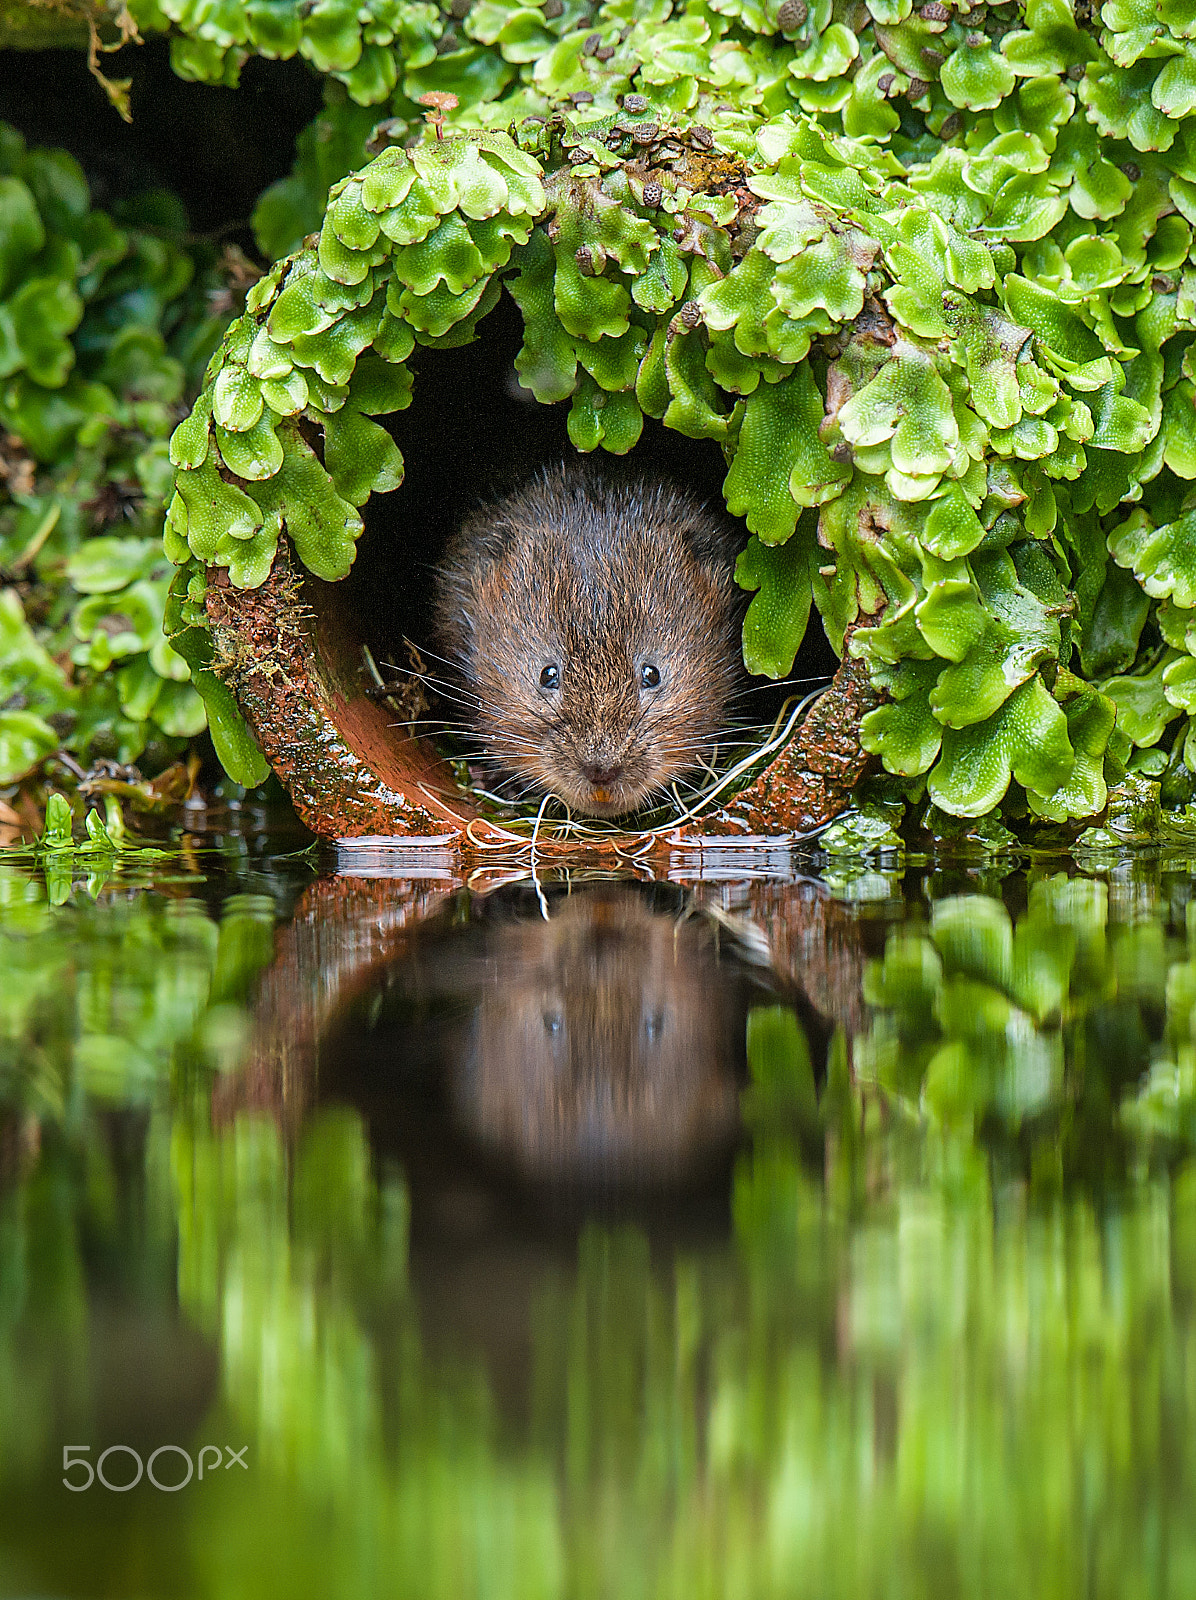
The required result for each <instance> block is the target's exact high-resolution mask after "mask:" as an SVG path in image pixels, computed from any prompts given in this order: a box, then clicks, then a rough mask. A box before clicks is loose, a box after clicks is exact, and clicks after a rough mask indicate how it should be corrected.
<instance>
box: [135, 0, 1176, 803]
mask: <svg viewBox="0 0 1196 1600" xmlns="http://www.w3.org/2000/svg"><path fill="white" fill-rule="evenodd" d="M1139 11H1141V8H1139V10H1135V9H1134V8H1133V6H1132V5H1123V4H1120V3H1117V0H1110V3H1108V4H1106V5H1105V6H1104V7H1103V8H1102V9H1101V10H1100V12H1099V14H1095V15H1090V14H1089V12H1088V11H1087V9H1086V8H1084V9H1083V10H1078V11H1073V10H1072V9H1071V8H1069V7H1068V6H1067V5H1066V4H1064V3H1063V0H1027V3H1026V4H1025V5H1024V6H1014V5H1008V4H1007V5H987V4H977V5H966V4H965V5H950V6H949V5H944V4H939V3H937V0H930V3H928V4H926V5H923V6H921V7H920V8H915V7H914V6H913V5H912V3H910V0H871V3H869V4H868V5H866V6H864V7H861V8H859V9H858V11H857V12H856V13H852V15H851V16H850V18H849V17H848V16H847V14H846V13H843V14H840V12H839V11H838V10H836V9H835V8H833V7H832V6H831V5H830V3H829V0H818V3H817V4H814V5H808V4H806V3H805V0H784V3H780V4H775V5H774V4H773V3H771V0H710V3H709V4H707V3H706V0H685V3H682V4H671V3H670V0H653V3H652V4H651V5H649V6H647V7H644V6H642V5H634V6H633V5H631V4H630V0H607V3H605V4H601V5H598V6H594V5H592V4H589V3H583V0H546V3H545V4H544V5H542V6H532V5H530V4H523V3H517V0H477V3H475V4H472V5H469V4H466V3H465V0H460V3H455V4H454V5H453V6H452V7H450V8H449V9H448V11H445V12H442V11H439V10H436V9H435V8H433V7H432V6H430V5H426V4H421V3H419V0H409V3H401V0H368V3H367V4H366V5H364V6H356V5H350V4H348V0H321V3H320V4H318V5H316V6H310V5H304V4H300V3H298V0H275V3H272V4H269V5H266V4H252V5H248V6H243V5H231V4H216V5H210V4H206V3H205V4H203V5H199V4H196V3H194V0H162V3H159V0H134V3H133V4H132V7H131V14H132V16H133V17H134V19H135V20H136V21H137V22H138V24H139V26H140V27H142V28H143V29H146V30H153V29H169V30H170V32H171V36H172V51H173V55H174V60H175V64H176V69H177V70H179V71H180V72H182V73H184V75H188V76H192V77H196V78H201V79H204V80H206V81H212V82H222V83H226V84H230V83H235V81H236V75H237V73H238V72H239V70H240V67H241V65H242V64H243V62H244V61H245V60H246V59H247V57H248V56H249V55H250V54H252V53H257V54H261V55H265V56H269V57H283V58H285V57H289V56H295V55H299V56H302V57H304V58H306V59H307V60H309V61H310V62H311V63H312V64H313V66H315V68H316V69H317V70H318V71H320V72H321V73H323V74H324V75H325V77H326V79H327V85H328V88H327V95H326V100H327V105H326V108H325V111H324V112H323V113H322V115H321V117H320V119H318V120H317V122H316V123H315V124H314V125H313V127H312V128H311V129H310V130H308V133H307V134H305V135H304V136H303V138H302V139H301V141H300V150H299V159H298V161H297V164H296V168H295V170H294V172H293V173H292V175H291V177H290V178H288V179H286V180H284V181H283V182H282V183H281V184H278V185H275V186H274V188H273V189H272V190H270V191H268V192H267V193H266V195H264V196H263V197H262V199H261V201H260V203H259V206H258V209H257V214H256V226H257V229H258V235H259V238H260V240H261V241H262V243H263V245H264V246H265V248H266V249H267V252H268V253H270V254H282V253H283V252H284V251H288V252H292V254H291V255H289V256H288V258H287V259H286V260H285V261H282V262H280V263H279V265H278V267H277V268H276V269H275V271H274V272H273V273H272V274H271V275H270V276H269V277H268V278H267V279H266V280H265V282H264V285H263V287H262V288H261V290H260V292H259V293H258V295H257V296H256V297H255V298H254V300H253V303H252V304H251V306H250V307H249V308H248V311H247V315H246V318H245V320H244V321H243V322H241V323H239V324H238V325H237V326H236V327H235V328H234V329H233V330H231V332H230V335H229V338H228V340H226V342H225V345H224V346H223V349H222V353H221V355H220V356H219V358H218V360H217V362H216V364H215V365H214V366H213V368H212V370H211V371H210V373H209V376H208V383H207V388H206V389H205V391H204V394H203V396H201V399H200V402H199V405H198V408H197V410H196V411H195V412H194V413H193V414H192V417H191V419H189V421H188V422H187V424H185V425H184V427H183V428H182V429H181V430H180V432H179V434H178V435H177V436H176V440H175V447H174V459H175V464H176V467H177V468H178V469H179V473H178V478H177V489H176V496H175V499H174V501H173V502H172V507H173V509H172V512H171V517H170V522H169V529H168V533H167V545H168V549H169V552H170V554H171V556H172V558H173V559H174V560H175V561H176V562H182V563H184V564H185V566H186V577H185V578H184V580H183V581H182V587H181V589H180V590H179V591H178V593H179V594H180V597H182V596H188V597H189V598H188V599H187V600H186V604H188V605H189V606H190V607H191V612H190V613H189V615H188V617H186V618H183V617H179V618H176V623H177V626H176V628H175V635H176V638H179V639H181V638H182V635H183V633H184V630H186V631H187V644H188V648H189V651H190V656H191V658H192V660H193V664H194V665H195V670H197V671H199V672H201V673H203V672H208V679H207V680H203V679H199V680H197V681H199V682H201V683H205V682H206V690H207V692H208V695H209V702H210V703H211V700H212V697H214V696H215V694H216V692H217V691H216V690H215V689H214V688H213V681H214V679H213V675H212V674H211V673H210V659H209V657H210V652H208V651H207V650H206V647H205V644H204V640H203V638H202V635H203V632H204V623H203V620H202V616H201V608H200V601H201V599H202V582H201V581H200V579H201V569H202V568H203V567H206V566H208V565H210V564H217V565H221V566H224V567H227V569H228V571H229V574H230V578H231V581H232V582H233V583H234V584H235V585H240V586H252V585H254V584H257V583H260V582H261V581H263V579H264V577H265V574H266V572H267V571H268V570H269V565H270V562H271V560H272V557H273V552H274V549H275V548H276V544H277V539H278V537H279V536H280V534H281V532H282V531H283V530H284V529H285V530H286V532H287V533H288V535H289V537H290V538H291V541H292V542H293V543H294V545H295V547H296V549H297V550H298V552H299V555H300V557H301V559H302V560H303V561H304V562H305V563H306V564H307V565H308V567H309V569H310V570H312V571H313V572H317V573H319V574H320V575H321V576H325V577H337V576H341V575H343V573H344V572H345V571H346V570H347V568H348V564H349V562H350V561H351V559H352V548H353V540H354V537H355V534H356V532H357V531H358V529H359V527H360V518H359V510H360V507H361V505H362V504H363V503H364V500H365V499H366V498H367V497H368V495H369V494H370V493H371V492H381V491H384V490H385V489H386V488H388V487H392V486H393V485H394V484H395V483H396V482H397V481H398V475H399V473H400V472H401V462H400V458H399V453H398V450H397V447H396V446H395V445H394V443H393V442H392V441H391V440H390V439H389V437H388V435H387V433H386V431H385V430H384V429H383V428H381V427H380V426H379V424H378V423H377V422H376V421H375V420H374V419H375V418H377V417H380V416H386V415H389V414H391V413H393V412H395V411H397V410H399V409H401V407H402V405H404V404H405V403H406V399H407V394H408V385H409V380H408V377H407V374H406V370H405V366H404V363H405V360H406V357H407V355H408V354H409V353H410V350H411V348H412V347H413V344H414V342H419V343H421V344H426V345H433V346H434V345H437V344H446V343H460V342H463V341H465V340H467V339H470V338H473V337H474V336H475V335H476V332H477V328H478V325H479V323H480V322H481V320H482V318H483V317H484V316H485V314H486V312H487V311H488V310H489V309H490V308H491V307H492V305H493V304H494V303H495V301H496V298H497V296H498V294H499V293H500V292H501V289H502V287H504V286H505V287H506V288H507V289H509V291H510V293H511V294H512V295H513V297H514V298H515V299H516V301H517V302H518V304H519V306H520V309H521V311H522V312H523V317H524V324H525V340H524V347H523V351H522V353H521V355H520V358H519V362H518V368H519V373H520V378H521V381H522V382H523V383H524V385H525V386H526V387H527V388H528V389H530V390H531V392H532V393H533V394H534V395H535V396H536V398H537V399H539V400H541V401H543V402H545V403H555V402H559V401H564V400H568V401H569V403H570V420H569V431H570V436H571V438H572V440H573V442H574V444H575V446H576V447H577V448H578V449H581V450H592V449H596V448H598V447H602V448H603V449H606V450H609V451H613V452H616V453H624V452H626V451H628V450H629V449H631V448H632V447H633V446H634V444H635V442H636V440H637V439H638V437H639V432H640V428H641V426H642V417H643V416H644V415H649V416H652V417H657V418H660V419H661V420H663V422H664V424H665V425H666V426H668V427H671V428H674V429H677V430H678V431H680V432H682V433H684V434H687V435H689V436H691V437H695V438H708V439H712V440H715V441H717V442H718V443H719V444H720V446H721V447H722V449H723V450H724V453H725V454H726V457H727V462H728V473H727V479H726V485H725V494H726V498H727V503H728V506H729V508H730V509H731V510H732V511H733V512H735V513H736V514H738V515H742V516H743V517H744V518H745V519H746V522H747V526H748V530H749V532H750V534H751V536H752V542H751V544H750V545H749V547H748V549H747V550H746V551H745V553H744V557H743V560H742V562H741V571H740V577H741V581H742V582H743V583H744V584H745V586H746V587H749V588H750V589H752V590H753V591H755V598H754V600H753V602H752V605H751V607H750V609H749V613H748V621H747V626H746V629H745V655H746V659H747V661H748V664H749V666H750V667H751V668H752V669H753V670H756V671H760V672H764V673H766V674H769V675H772V676H777V677H780V676H784V675H785V674H786V672H787V671H788V670H789V667H790V665H791V663H792V660H793V658H794V654H795V652H796V649H797V648H798V645H799V644H800V640H801V637H802V634H803V632H804V629H805V625H806V619H807V617H808V613H809V607H810V605H811V603H813V604H815V605H816V606H817V607H818V609H819V612H820V614H821V616H822V619H823V622H824V625H825V627H826V630H827V633H828V635H829V637H830V638H831V641H832V643H833V644H834V645H835V646H836V648H839V649H849V650H850V651H851V652H852V653H853V654H855V655H857V656H862V657H863V658H864V659H865V661H866V662H867V665H868V668H869V671H870V673H871V676H872V678H873V681H874V683H875V684H876V685H877V686H878V687H880V688H882V689H884V690H885V691H886V692H887V696H888V699H887V703H885V704H884V705H882V706H881V707H880V708H879V709H877V710H875V711H873V712H871V713H870V714H869V715H868V716H867V717H866V718H865V719H864V722H863V726H862V729H861V738H862V741H863V743H864V746H865V748H866V749H868V750H869V751H871V752H873V753H874V754H875V755H876V756H877V757H878V759H879V760H880V762H881V763H882V764H883V766H884V768H885V769H886V770H887V771H888V772H889V773H891V774H893V775H895V776H897V777H898V778H900V779H902V780H904V781H905V782H906V785H907V792H910V793H916V792H917V791H918V789H919V788H920V786H922V785H924V786H925V793H926V794H927V795H928V797H929V799H930V800H931V801H932V802H933V803H934V805H936V806H937V807H938V808H939V811H940V812H942V813H946V814H952V815H956V816H963V817H971V816H980V815H984V814H986V813H988V812H990V811H991V810H993V808H995V807H997V806H998V805H1001V804H1002V803H1004V804H1005V806H1006V809H1007V810H1009V811H1011V812H1012V813H1014V814H1020V815H1026V814H1029V815H1030V816H1037V817H1041V818H1043V819H1046V820H1050V821H1055V822H1061V821H1067V820H1068V819H1072V818H1082V817H1087V816H1090V815H1093V814H1097V813H1100V812H1101V811H1102V810H1103V808H1104V807H1105V804H1106V800H1107V792H1108V786H1109V783H1110V782H1116V781H1118V780H1120V779H1121V777H1122V776H1123V775H1124V772H1125V770H1126V768H1127V767H1129V768H1131V769H1135V770H1140V771H1142V772H1144V773H1148V774H1150V775H1152V776H1156V777H1163V779H1164V781H1163V790H1164V796H1165V798H1166V799H1167V800H1168V801H1169V803H1177V802H1178V803H1185V802H1186V801H1187V800H1188V799H1189V798H1190V796H1191V793H1192V791H1193V786H1194V782H1196V778H1194V774H1196V737H1194V736H1193V734H1192V723H1191V716H1192V711H1193V708H1194V707H1196V687H1194V685H1196V666H1194V665H1193V662H1194V661H1196V654H1194V652H1193V648H1192V645H1196V625H1194V623H1193V619H1194V618H1196V565H1194V564H1193V555H1192V546H1193V518H1196V508H1194V505H1193V497H1192V491H1191V488H1190V485H1191V483H1192V480H1193V479H1194V478H1196V407H1194V404H1193V399H1194V394H1196V389H1194V383H1196V364H1194V363H1196V354H1194V349H1193V333H1194V332H1196V267H1194V266H1193V257H1192V225H1193V223H1194V222H1196V165H1194V163H1196V132H1194V131H1193V130H1194V129H1196V120H1194V119H1193V112H1194V111H1196V88H1193V84H1196V76H1194V74H1196V68H1194V67H1193V65H1192V55H1191V52H1192V49H1193V46H1192V44H1191V42H1190V40H1189V34H1190V32H1191V27H1190V19H1189V18H1188V15H1187V13H1186V12H1185V11H1184V10H1183V9H1182V7H1178V6H1175V5H1172V4H1170V3H1163V4H1161V5H1160V6H1157V7H1155V8H1154V9H1151V10H1147V11H1141V14H1139ZM428 97H432V99H433V101H434V102H435V104H436V107H437V109H436V110H435V111H434V112H433V113H431V114H430V116H431V120H432V121H434V123H435V127H434V128H430V129H429V128H425V129H424V130H423V131H422V134H421V133H419V132H418V116H419V113H420V110H421V107H422V106H423V105H424V104H425V103H426V102H427V99H428ZM454 102H455V104H454ZM375 123H377V127H376V128H375V126H374V124H375ZM413 129H414V130H416V131H415V132H413ZM388 139H389V140H390V141H391V144H390V147H389V148H387V147H386V141H387V140H388ZM400 141H402V142H405V144H406V146H407V148H399V147H398V146H399V143H400ZM380 147H381V154H379V155H377V156H376V158H375V159H374V160H373V161H372V162H369V163H368V164H364V165H363V162H364V161H365V157H366V154H367V150H375V149H379V148H380ZM330 182H331V194H330V196H329V199H328V203H327V205H326V206H325V204H324V201H323V191H324V188H325V186H326V185H327V184H328V183H330ZM317 227H318V229H319V244H318V247H314V248H312V247H305V246H304V245H303V240H304V238H305V237H306V236H307V235H308V234H309V233H312V232H314V231H315V230H316V229H317ZM359 358H360V359H359ZM313 427H314V428H315V429H317V430H320V431H321V432H322V434H323V460H321V459H320V456H319V452H318V450H316V449H313V445H312V440H311V439H310V438H309V437H306V436H305V435H307V434H310V430H311V429H312V428H313ZM234 480H235V481H234ZM182 603H183V601H182V599H180V604H182ZM1189 641H1191V644H1190V643H1189ZM1190 680H1191V681H1190ZM234 710H235V708H234ZM230 726H232V724H231V721H230ZM230 737H231V736H230ZM233 742H234V743H237V744H238V746H239V747H240V748H242V750H243V751H244V750H246V749H247V747H245V743H244V740H243V739H241V738H240V737H239V736H238V737H237V738H235V739H234V740H233ZM232 759H233V760H234V764H235V762H236V757H233V758H232ZM244 761H245V762H247V763H248V767H252V766H253V756H252V752H249V753H247V754H245V755H244ZM258 764H259V766H260V758H259V763H258ZM248 767H246V766H245V765H242V766H241V768H240V769H239V770H241V771H245V770H248ZM1164 775H1165V776H1164ZM910 786H912V787H910Z"/></svg>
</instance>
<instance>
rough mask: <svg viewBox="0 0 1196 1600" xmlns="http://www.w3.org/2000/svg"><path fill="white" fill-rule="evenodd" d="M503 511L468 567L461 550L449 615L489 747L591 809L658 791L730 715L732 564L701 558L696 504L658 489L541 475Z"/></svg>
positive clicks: (735, 631)
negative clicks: (492, 536) (694, 529)
mask: <svg viewBox="0 0 1196 1600" xmlns="http://www.w3.org/2000/svg"><path fill="white" fill-rule="evenodd" d="M604 496H605V498H603V497H604ZM508 504H509V506H511V507H512V508H513V509H511V510H508V511H507V513H506V515H507V519H508V520H507V523H506V525H505V527H504V530H503V534H502V537H501V539H498V540H497V541H496V542H495V543H493V544H492V543H488V542H487V537H486V535H485V533H484V532H479V533H477V534H476V535H475V537H476V539H477V543H478V546H480V548H481V554H480V556H479V557H478V559H477V560H476V564H474V565H472V566H471V565H469V564H468V560H467V559H466V558H465V557H459V558H458V564H457V565H455V566H454V567H453V569H452V570H453V574H454V583H455V588H454V589H453V590H452V592H451V600H452V607H451V609H447V608H446V609H447V615H448V623H447V625H446V628H445V633H446V636H448V637H449V639H450V641H451V642H454V647H455V648H456V650H457V652H458V659H459V660H461V662H462V667H463V677H464V678H465V680H466V683H467V686H468V690H469V692H470V694H471V695H472V696H473V702H472V704H471V708H470V711H471V717H472V721H473V724H474V728H475V731H476V733H477V735H478V736H479V738H480V741H481V743H482V746H483V748H484V750H485V752H486V754H487V755H488V756H489V757H490V759H491V760H493V761H494V762H495V764H496V765H498V766H500V767H501V768H504V769H505V770H506V771H508V772H512V773H514V774H516V775H517V776H518V777H521V778H524V779H526V780H527V781H528V783H529V784H530V785H531V787H532V788H533V789H536V790H540V791H548V792H551V793H553V794H556V795H558V796H559V797H560V798H561V799H562V800H563V801H565V803H566V804H567V805H568V806H569V807H570V808H571V809H572V810H573V811H575V812H578V813H579V814H581V815H584V816H597V817H615V816H621V815H623V814H625V813H626V812H629V811H634V810H636V809H638V808H639V807H640V806H643V805H644V804H645V803H647V802H648V801H650V800H653V799H657V798H663V797H664V796H665V794H666V792H667V790H668V789H669V787H670V785H672V784H674V783H675V782H676V781H677V780H678V779H680V778H681V777H682V775H683V774H684V773H686V772H691V771H692V770H693V769H694V768H696V767H700V766H701V764H702V762H703V761H704V760H705V759H707V758H708V756H709V753H710V751H711V748H712V746H713V745H714V743H715V742H716V741H717V739H718V738H719V736H720V734H721V733H722V731H723V729H724V727H725V724H726V705H727V701H728V699H729V697H730V695H731V693H732V691H733V689H734V687H735V685H736V682H737V676H738V671H739V639H738V635H739V602H738V596H737V591H736V590H735V588H734V584H733V581H732V578H731V565H732V561H733V557H731V556H730V555H729V554H727V553H726V552H725V551H724V550H723V549H722V548H721V547H720V548H718V549H717V550H716V552H715V553H714V554H710V553H709V552H707V553H706V554H704V555H699V554H696V553H695V548H694V544H693V542H692V536H691V534H690V533H689V532H688V531H687V530H686V529H684V528H682V527H681V526H679V520H681V521H683V520H684V517H685V516H688V517H690V518H691V520H692V518H693V515H694V513H693V510H692V507H690V506H689V505H688V503H687V502H682V501H671V500H670V499H669V497H668V496H667V495H664V494H662V493H657V492H656V491H653V492H651V493H649V492H647V491H637V492H636V493H634V494H630V495H628V494H623V495H621V496H620V495H617V494H610V493H607V491H605V490H603V489H602V488H601V485H599V486H597V488H594V487H593V486H588V487H587V486H584V485H583V486H582V487H581V488H578V487H577V486H572V487H571V486H570V484H569V483H566V484H565V485H564V487H557V486H554V485H553V484H552V483H549V482H546V483H545V484H543V485H541V486H540V487H539V488H538V489H537V490H536V492H535V494H533V495H529V496H528V497H527V499H526V500H516V501H513V502H509V503H508ZM675 508H676V510H675V515H674V514H672V513H674V509H675ZM516 512H518V515H516ZM472 548H473V547H471V546H470V544H469V543H468V542H467V544H466V546H465V552H466V556H469V555H472ZM680 792H681V793H682V795H684V793H685V792H686V791H685V790H684V789H683V790H682V791H680Z"/></svg>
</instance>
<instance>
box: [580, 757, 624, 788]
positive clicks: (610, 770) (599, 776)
mask: <svg viewBox="0 0 1196 1600" xmlns="http://www.w3.org/2000/svg"><path fill="white" fill-rule="evenodd" d="M581 770H582V772H583V773H584V775H585V776H586V777H587V778H588V779H589V781H590V782H591V783H592V784H594V785H595V786H596V787H597V788H599V789H609V788H610V786H611V785H612V784H614V783H617V782H618V781H619V779H620V778H621V777H622V776H623V768H622V766H621V765H620V764H618V763H615V764H614V765H613V766H612V765H610V764H608V763H605V762H599V761H583V762H582V764H581Z"/></svg>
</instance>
